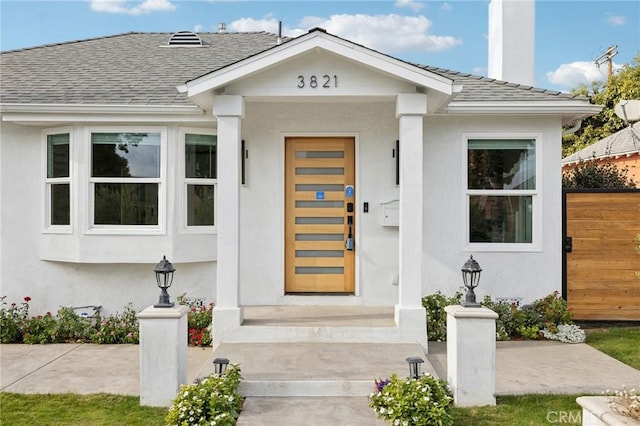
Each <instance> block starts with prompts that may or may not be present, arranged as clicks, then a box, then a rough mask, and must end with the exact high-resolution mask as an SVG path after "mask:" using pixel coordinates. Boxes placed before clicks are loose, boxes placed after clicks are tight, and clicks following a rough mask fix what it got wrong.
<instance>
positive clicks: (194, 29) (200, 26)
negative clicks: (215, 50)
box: [193, 24, 204, 33]
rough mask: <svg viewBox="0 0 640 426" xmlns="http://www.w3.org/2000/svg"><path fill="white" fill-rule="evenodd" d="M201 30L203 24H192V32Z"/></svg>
mask: <svg viewBox="0 0 640 426" xmlns="http://www.w3.org/2000/svg"><path fill="white" fill-rule="evenodd" d="M202 30H204V25H202V24H196V25H194V26H193V32H194V33H199V32H201V31H202Z"/></svg>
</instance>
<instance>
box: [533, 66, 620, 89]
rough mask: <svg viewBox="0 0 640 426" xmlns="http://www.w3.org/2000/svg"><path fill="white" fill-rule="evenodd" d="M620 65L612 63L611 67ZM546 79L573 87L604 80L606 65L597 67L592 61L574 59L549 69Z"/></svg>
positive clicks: (615, 68)
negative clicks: (552, 69)
mask: <svg viewBox="0 0 640 426" xmlns="http://www.w3.org/2000/svg"><path fill="white" fill-rule="evenodd" d="M620 68H622V65H619V64H616V63H614V64H613V69H614V70H618V69H620ZM546 76H547V80H548V81H549V82H550V83H552V84H555V85H558V86H564V87H568V88H574V87H577V86H579V85H580V84H590V83H592V82H594V81H598V80H605V79H606V78H607V70H606V65H603V66H601V67H600V69H598V67H597V66H596V64H594V63H593V62H586V61H576V62H571V63H569V64H562V65H560V66H559V67H558V69H556V70H555V71H549V72H548V73H547V74H546Z"/></svg>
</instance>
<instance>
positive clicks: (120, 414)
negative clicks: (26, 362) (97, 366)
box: [0, 393, 167, 426]
mask: <svg viewBox="0 0 640 426" xmlns="http://www.w3.org/2000/svg"><path fill="white" fill-rule="evenodd" d="M166 414H167V409H166V408H151V407H141V406H140V398H139V397H137V396H121V395H107V394H93V395H77V394H55V395H41V394H40V395H25V394H17V393H0V424H1V425H12V426H21V425H25V426H35V425H37V426H53V425H59V426H62V425H65V426H66V425H78V426H80V425H82V426H98V425H100V426H107V425H109V426H110V425H131V426H136V425H140V426H147V425H149V426H153V425H164V424H165V423H164V416H165V415H166Z"/></svg>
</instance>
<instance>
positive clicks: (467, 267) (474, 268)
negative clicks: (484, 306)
mask: <svg viewBox="0 0 640 426" xmlns="http://www.w3.org/2000/svg"><path fill="white" fill-rule="evenodd" d="M480 272H482V268H481V267H480V265H478V262H476V260H475V259H474V258H473V255H471V256H470V257H469V260H467V261H466V262H465V263H464V265H463V266H462V281H463V282H464V287H465V288H466V289H467V294H466V295H465V296H464V302H463V303H462V306H464V307H465V308H478V307H480V304H479V303H478V302H476V294H475V293H474V291H473V289H474V288H476V287H478V283H479V282H480Z"/></svg>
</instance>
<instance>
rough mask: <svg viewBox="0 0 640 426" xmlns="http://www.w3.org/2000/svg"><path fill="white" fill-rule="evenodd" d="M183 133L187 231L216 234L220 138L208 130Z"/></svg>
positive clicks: (182, 131)
mask: <svg viewBox="0 0 640 426" xmlns="http://www.w3.org/2000/svg"><path fill="white" fill-rule="evenodd" d="M180 134H181V140H182V142H183V144H182V146H183V150H182V153H183V159H184V161H183V168H182V173H183V179H184V185H183V188H184V191H183V193H184V196H183V200H184V201H183V206H184V207H183V217H184V221H183V222H184V228H185V229H186V230H187V231H189V232H213V231H214V230H215V227H216V208H215V206H216V185H217V182H218V180H217V178H218V169H217V168H218V163H217V159H218V156H217V148H218V146H217V136H216V134H215V132H214V131H213V130H208V129H181V132H180Z"/></svg>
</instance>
